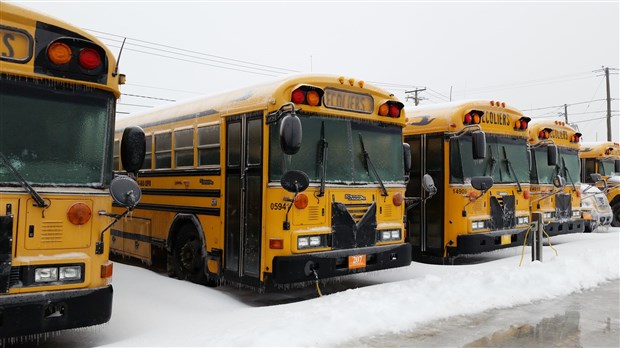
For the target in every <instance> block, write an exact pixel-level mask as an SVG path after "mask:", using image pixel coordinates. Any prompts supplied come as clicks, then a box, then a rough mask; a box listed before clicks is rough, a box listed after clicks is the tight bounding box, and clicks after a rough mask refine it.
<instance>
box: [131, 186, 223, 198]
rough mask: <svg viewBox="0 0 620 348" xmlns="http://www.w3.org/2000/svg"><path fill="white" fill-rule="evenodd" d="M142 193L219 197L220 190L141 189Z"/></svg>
mask: <svg viewBox="0 0 620 348" xmlns="http://www.w3.org/2000/svg"><path fill="white" fill-rule="evenodd" d="M142 194H143V195H154V196H184V197H220V196H221V194H222V193H221V191H220V190H195V189H191V190H190V189H147V188H143V189H142Z"/></svg>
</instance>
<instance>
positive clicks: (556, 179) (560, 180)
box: [553, 175, 566, 188]
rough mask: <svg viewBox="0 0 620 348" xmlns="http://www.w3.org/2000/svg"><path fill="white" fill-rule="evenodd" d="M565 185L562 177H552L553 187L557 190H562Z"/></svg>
mask: <svg viewBox="0 0 620 348" xmlns="http://www.w3.org/2000/svg"><path fill="white" fill-rule="evenodd" d="M565 185H566V179H564V178H563V177H562V176H560V175H556V176H555V177H553V186H555V187H557V188H562V187H564V186H565Z"/></svg>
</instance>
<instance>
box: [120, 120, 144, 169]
mask: <svg viewBox="0 0 620 348" xmlns="http://www.w3.org/2000/svg"><path fill="white" fill-rule="evenodd" d="M145 139H146V137H145V136H144V131H143V130H142V128H140V127H138V126H132V127H127V128H125V130H124V131H123V138H122V139H121V161H122V163H123V169H125V170H126V171H127V173H131V174H133V175H134V177H136V176H137V175H138V170H140V167H142V163H144V154H145V153H146V140H145Z"/></svg>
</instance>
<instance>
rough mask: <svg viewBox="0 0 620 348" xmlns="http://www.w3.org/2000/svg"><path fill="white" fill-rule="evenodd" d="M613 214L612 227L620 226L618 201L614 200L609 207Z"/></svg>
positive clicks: (619, 204)
mask: <svg viewBox="0 0 620 348" xmlns="http://www.w3.org/2000/svg"><path fill="white" fill-rule="evenodd" d="M611 209H612V211H613V214H614V216H613V217H612V219H611V225H612V226H613V227H620V201H619V202H616V204H614V205H613V206H612V207H611Z"/></svg>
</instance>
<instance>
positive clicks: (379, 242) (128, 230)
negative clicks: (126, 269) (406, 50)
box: [112, 74, 411, 288]
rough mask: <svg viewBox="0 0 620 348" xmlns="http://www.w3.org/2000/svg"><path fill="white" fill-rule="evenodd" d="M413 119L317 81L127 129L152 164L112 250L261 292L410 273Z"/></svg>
mask: <svg viewBox="0 0 620 348" xmlns="http://www.w3.org/2000/svg"><path fill="white" fill-rule="evenodd" d="M402 108H403V104H402V103H401V102H399V101H398V100H397V99H396V98H395V97H393V96H392V94H390V93H389V92H387V91H385V90H383V89H380V88H377V87H375V86H372V85H371V84H367V83H364V82H363V81H358V80H355V79H353V78H344V77H338V76H326V75H325V76H324V75H315V74H307V75H295V76H290V77H287V78H284V79H282V80H278V81H275V82H269V83H265V84H262V85H257V86H252V87H248V88H244V89H241V90H237V91H232V92H228V93H223V94H219V95H216V96H212V97H202V98H198V99H195V100H190V101H187V102H181V103H174V104H171V105H169V106H163V107H160V108H157V109H153V110H149V111H147V112H143V113H140V114H135V115H131V116H130V117H127V118H125V119H123V120H120V121H119V122H118V123H117V126H116V129H117V134H120V132H121V131H122V130H123V129H124V128H125V127H126V126H129V125H135V126H140V127H142V128H143V129H144V130H145V133H146V138H147V141H146V143H147V150H146V152H147V154H146V157H145V162H144V166H143V169H142V170H140V172H139V179H138V183H139V185H140V186H141V188H142V192H143V200H142V202H141V203H140V204H139V205H138V206H137V208H136V210H135V211H134V213H133V214H132V216H128V217H127V218H125V220H124V221H123V222H122V224H120V223H119V224H118V225H117V226H115V228H114V229H113V230H112V236H113V237H112V251H113V252H114V253H118V254H120V255H123V256H129V257H134V258H139V259H141V260H143V261H144V263H146V264H152V263H156V262H157V261H158V260H161V259H162V258H160V256H165V258H166V260H167V265H168V270H169V273H170V274H171V275H172V276H175V277H178V278H180V279H186V280H190V281H193V282H196V283H207V284H212V285H215V284H217V283H219V282H221V281H226V282H233V283H239V284H244V285H248V286H251V287H258V288H268V287H269V286H271V285H275V286H281V285H284V284H291V283H304V282H308V281H315V280H317V279H323V278H330V277H336V276H342V275H347V274H351V273H357V272H365V271H374V270H380V269H386V268H393V267H399V266H405V265H409V264H410V263H411V256H410V255H411V248H410V246H409V244H407V243H405V241H404V235H403V213H404V204H403V202H404V192H405V182H404V176H405V167H406V165H405V161H406V159H405V157H406V156H404V154H405V150H404V149H405V146H404V145H403V144H402V128H403V126H404V120H405V116H404V112H403V111H402ZM302 134H303V137H302ZM115 156H117V154H116V155H115ZM120 157H121V159H122V156H120ZM115 158H118V157H115Z"/></svg>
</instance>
